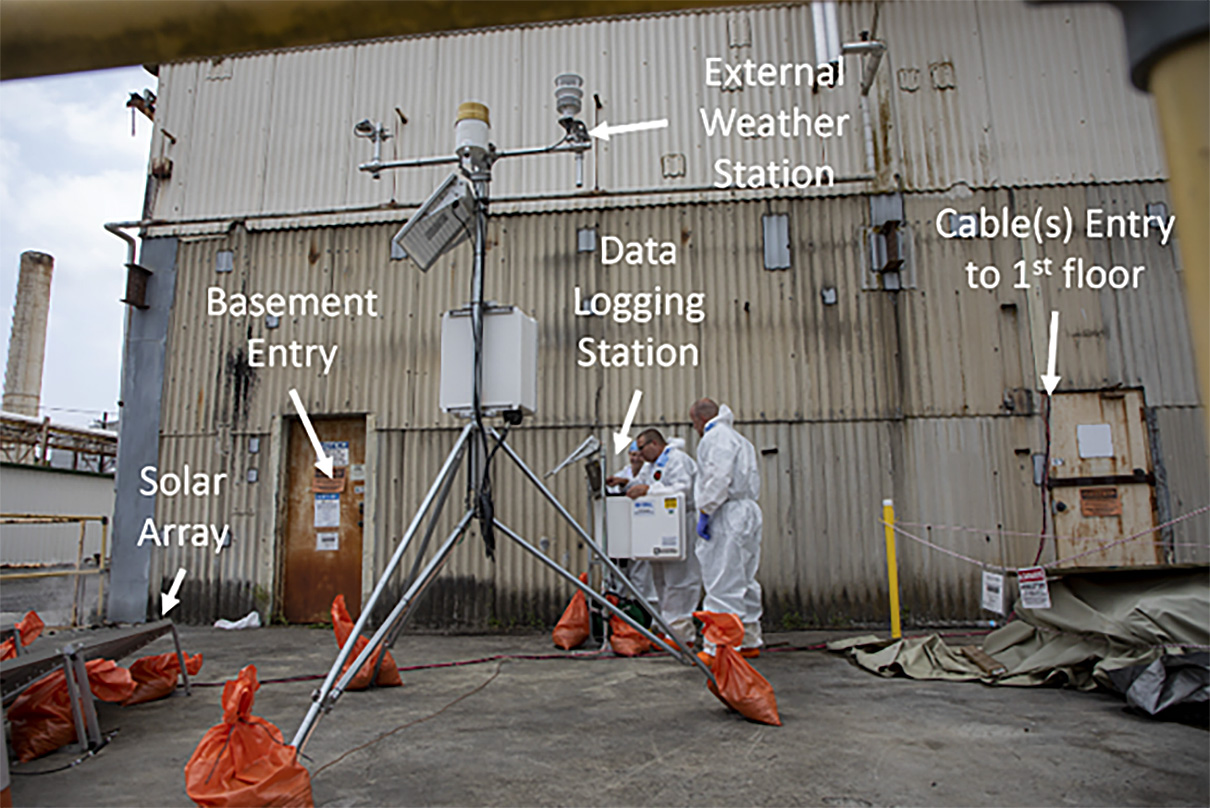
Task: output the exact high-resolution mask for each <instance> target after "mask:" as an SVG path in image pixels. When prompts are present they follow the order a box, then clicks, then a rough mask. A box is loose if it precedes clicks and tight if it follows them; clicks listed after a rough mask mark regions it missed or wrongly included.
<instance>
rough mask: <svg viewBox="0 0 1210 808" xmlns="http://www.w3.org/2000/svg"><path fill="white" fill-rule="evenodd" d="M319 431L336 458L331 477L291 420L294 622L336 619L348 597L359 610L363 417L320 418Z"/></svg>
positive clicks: (287, 571) (286, 604) (287, 559)
mask: <svg viewBox="0 0 1210 808" xmlns="http://www.w3.org/2000/svg"><path fill="white" fill-rule="evenodd" d="M313 422H314V424H315V433H316V435H318V436H319V440H320V441H321V442H323V444H324V451H325V452H326V453H327V454H329V455H331V456H332V457H333V459H334V463H333V475H334V476H333V478H332V479H329V478H328V477H327V476H326V475H324V474H323V473H322V472H320V471H319V470H318V469H316V468H315V449H314V448H313V447H312V446H311V441H310V440H309V439H308V438H307V433H306V431H305V430H304V429H303V427H302V423H301V422H299V421H297V420H295V421H293V423H292V424H291V426H290V437H289V443H288V453H289V459H288V465H287V472H286V492H287V501H286V509H287V511H286V520H285V524H286V531H285V547H284V564H283V575H282V578H283V581H282V587H283V589H282V607H283V612H284V614H285V617H286V620H288V621H289V622H291V623H326V622H328V621H330V620H331V619H332V618H331V610H332V601H333V600H334V599H335V598H336V596H337V595H340V594H343V595H344V596H345V603H346V604H348V607H349V612H350V613H351V614H353V615H357V614H358V613H359V612H360V611H361V559H362V556H361V543H362V542H361V539H362V524H363V521H364V513H363V502H364V499H365V445H366V444H365V441H366V424H365V418H364V417H359V418H329V419H325V418H314V419H313Z"/></svg>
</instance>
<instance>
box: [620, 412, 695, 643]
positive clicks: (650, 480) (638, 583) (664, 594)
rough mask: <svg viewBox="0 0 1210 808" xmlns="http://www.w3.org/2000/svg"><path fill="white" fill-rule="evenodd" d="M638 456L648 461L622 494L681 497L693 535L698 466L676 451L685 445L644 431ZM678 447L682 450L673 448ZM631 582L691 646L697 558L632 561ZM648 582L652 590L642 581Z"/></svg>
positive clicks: (687, 529)
mask: <svg viewBox="0 0 1210 808" xmlns="http://www.w3.org/2000/svg"><path fill="white" fill-rule="evenodd" d="M635 443H636V444H637V445H638V449H639V452H640V453H641V454H642V456H643V459H644V460H646V461H647V462H646V463H645V464H644V465H643V468H642V469H641V470H640V471H639V475H638V477H637V478H636V479H635V481H634V482H633V483H631V484H630V486H629V487H628V488H627V489H626V496H628V497H630V498H631V499H638V498H639V497H642V496H647V495H648V494H657V495H658V494H683V495H684V497H685V515H684V520H685V521H684V524H683V530H684V531H685V535H686V536H687V537H688V536H693V535H694V534H693V529H694V524H693V523H694V514H695V513H696V508H695V507H694V505H693V481H694V478H695V477H696V476H697V464H696V463H694V462H693V458H692V457H690V456H689V455H687V454H685V452H684V450H683V449H681V448H680V446H684V441H679V440H676V439H674V440H673V441H671V442H668V441H665V439H664V435H663V433H661V432H660V431H659V430H658V429H648V430H645V431H644V432H642V433H640V434H639V436H638V438H636V439H635ZM676 443H679V444H680V446H677V445H674V444H676ZM630 576H631V578H630V580H631V581H632V582H633V583H634V584H635V588H637V589H638V590H639V591H640V592H642V593H643V594H644V595H646V594H647V592H648V591H651V590H652V589H653V590H654V593H655V602H656V604H657V606H658V608H659V613H660V616H661V617H663V618H664V622H665V623H667V624H668V626H669V627H670V628H671V629H672V630H673V631H674V632H675V633H676V635H677V637H678V638H679V639H680V640H681V642H683V643H684V644H685V646H686V647H688V646H691V645H693V643H694V641H695V640H696V638H697V631H696V629H695V628H694V626H693V612H694V610H695V609H697V604H698V600H699V599H700V598H701V596H702V572H701V568H700V566H699V565H698V560H697V556H696V554H694V553H693V552H692V551H691V552H689V553H688V555H687V556H686V558H685V560H684V561H632V562H631V569H630ZM647 579H650V581H651V582H652V585H653V586H652V587H651V589H648V588H647V587H646V580H647Z"/></svg>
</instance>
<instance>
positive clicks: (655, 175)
mask: <svg viewBox="0 0 1210 808" xmlns="http://www.w3.org/2000/svg"><path fill="white" fill-rule="evenodd" d="M840 16H841V35H842V40H843V41H846V42H848V41H854V40H857V39H859V37H860V33H861V32H862V31H863V30H869V29H870V28H871V27H872V26H873V25H874V22H875V16H876V13H875V4H874V3H867V2H854V3H842V4H841V15H840ZM877 25H878V27H877V30H876V31H875V35H876V36H877V37H879V38H881V39H883V40H885V41H886V43H887V45H888V52H887V57H886V60H885V61H884V63H883V65H882V68H881V69H880V71H879V75H878V80H877V82H876V84H875V90H874V91H873V93H872V100H871V104H870V106H871V110H872V126H873V132H874V145H875V153H876V157H877V166H878V168H877V175H878V176H877V181H876V182H874V183H864V182H862V183H850V184H843V185H837V186H836V187H835V188H833V189H830V190H825V191H817V190H815V189H810V190H808V191H805V192H804V191H801V190H797V189H791V190H789V191H787V190H785V189H777V190H771V189H764V190H753V191H734V190H729V191H720V190H714V189H712V188H711V186H712V184H713V183H714V182H715V180H716V179H717V176H716V174H715V172H714V169H713V165H714V163H715V161H716V160H717V159H718V158H720V157H729V158H731V159H733V160H739V161H742V162H744V163H746V164H748V165H753V164H761V165H763V164H766V163H768V162H769V161H771V160H772V161H777V162H779V163H780V161H781V160H782V159H783V158H787V159H789V161H790V164H791V165H794V164H799V163H802V164H806V165H809V166H816V165H820V164H828V165H831V166H832V167H833V168H834V169H835V171H836V174H837V175H838V176H842V177H853V176H857V175H862V174H865V173H867V171H868V168H867V166H866V164H865V150H864V149H865V144H864V135H863V131H862V120H861V114H860V106H859V97H860V96H859V85H860V76H859V75H858V71H859V69H860V63H859V60H858V59H856V58H848V59H847V60H846V69H847V71H848V72H847V75H846V82H845V85H844V86H843V87H841V88H838V89H837V90H835V91H821V92H819V93H813V92H812V91H811V90H810V89H809V88H793V87H791V88H784V87H775V88H766V87H745V88H743V89H742V90H740V91H726V92H724V91H722V90H721V89H719V88H713V87H707V86H706V85H705V67H704V60H705V58H706V57H708V56H717V57H721V58H723V59H724V60H726V61H727V62H733V63H739V62H742V61H743V60H745V59H753V60H754V61H756V62H758V63H759V62H770V63H775V64H779V63H783V62H793V63H797V62H812V63H813V62H814V61H815V55H814V38H813V31H812V25H811V14H810V6H809V4H806V3H804V4H794V5H774V6H768V7H763V8H744V9H742V10H736V11H699V12H682V13H674V14H666V15H655V16H643V17H632V18H626V17H623V18H610V19H602V20H593V21H585V22H574V23H568V24H554V25H540V26H533V27H526V28H510V29H493V30H487V31H478V32H468V33H458V34H451V35H447V36H436V37H429V38H405V39H393V40H379V41H372V42H364V43H354V44H346V45H337V46H330V47H321V48H308V49H298V50H291V51H283V52H275V53H263V54H252V55H247V56H239V57H231V58H227V59H224V60H222V61H220V62H218V63H212V62H210V61H196V62H185V63H178V64H170V65H163V66H161V68H160V89H159V94H160V99H161V103H160V108H159V109H158V110H157V115H156V130H155V133H154V135H153V140H152V146H151V153H152V155H154V156H167V157H169V158H171V159H172V161H173V172H172V177H171V178H170V179H168V180H164V181H153V182H152V187H151V190H150V192H149V200H148V206H147V207H148V214H149V215H150V216H151V217H152V218H155V219H159V220H165V221H180V220H220V221H230V220H232V219H240V218H243V217H265V216H268V217H274V218H270V219H256V218H253V219H252V220H251V221H250V222H249V226H250V227H252V228H258V227H296V226H305V225H308V224H313V223H324V224H329V225H333V224H337V225H339V224H352V223H358V222H361V223H365V222H378V221H384V220H389V219H399V218H401V214H399V213H397V212H393V211H392V210H391V209H390V208H391V207H403V208H407V207H409V206H413V205H417V204H419V203H420V202H421V201H423V200H424V198H425V197H426V196H427V195H428V193H429V191H430V190H431V189H432V188H433V187H435V185H436V184H437V183H438V182H439V181H440V180H441V179H442V178H443V177H444V176H445V175H446V174H447V173H448V167H434V168H428V169H417V170H409V171H407V172H386V173H385V174H383V175H382V179H380V180H377V181H374V180H371V179H370V178H369V177H368V176H367V175H365V174H362V173H360V172H358V171H356V170H355V166H356V165H357V164H358V163H361V162H365V161H368V160H369V159H370V155H371V148H370V145H369V143H368V142H363V141H361V140H358V139H356V138H354V137H353V135H352V127H353V125H354V123H356V122H357V121H359V120H361V119H363V118H370V119H372V120H375V121H382V122H385V123H386V124H387V125H388V126H389V127H390V128H391V130H392V131H393V132H394V133H395V134H396V136H395V137H393V138H392V139H390V140H389V141H387V142H386V144H385V150H384V159H388V160H389V159H400V158H404V157H416V156H424V155H437V154H447V153H449V152H450V150H451V147H452V125H453V124H452V122H453V118H454V115H455V111H456V109H457V105H458V104H459V103H460V102H461V101H464V100H467V99H472V98H473V99H478V100H481V101H483V102H485V103H487V104H488V106H489V107H490V108H491V111H492V119H493V139H494V141H495V142H496V143H497V144H499V145H500V146H501V147H502V148H516V147H521V146H535V145H544V144H547V143H550V142H553V141H554V140H556V139H557V137H558V136H559V134H560V132H561V130H560V129H559V128H558V126H557V125H556V120H555V119H556V115H555V112H554V109H553V93H552V89H553V83H552V79H553V78H554V76H555V75H557V74H559V73H562V72H565V71H575V72H579V73H580V74H581V75H583V76H584V78H585V81H586V86H585V91H586V92H585V102H586V103H585V112H584V115H583V119H584V120H585V121H586V122H588V124H589V126H590V127H591V126H593V125H595V124H596V123H599V122H601V121H609V122H611V123H614V124H617V123H627V122H634V121H645V120H650V119H654V118H664V117H666V118H668V119H669V120H670V126H669V127H668V128H667V129H663V130H660V131H657V132H652V133H647V134H645V135H643V136H629V137H619V138H617V139H614V140H612V141H610V142H603V141H599V140H598V141H594V147H593V149H592V151H591V152H590V153H589V154H588V157H587V164H586V176H587V181H586V183H585V188H584V189H583V190H582V191H576V190H575V189H574V188H573V185H572V171H573V165H572V158H571V157H570V156H562V157H559V158H557V159H556V158H519V159H517V160H510V161H505V162H503V163H501V164H500V165H499V166H498V167H497V170H496V175H495V180H494V190H493V193H494V194H495V195H496V196H497V197H498V198H500V199H501V204H500V207H499V208H498V209H499V210H500V211H501V212H505V211H513V212H516V211H536V210H551V209H558V208H567V207H614V206H632V205H656V204H668V203H670V202H677V201H682V202H686V201H702V200H732V199H736V198H747V199H752V198H768V197H786V196H790V197H795V198H801V197H803V196H813V195H816V194H817V193H820V192H823V193H829V194H857V193H868V192H871V191H893V190H900V189H906V190H912V191H929V190H944V189H949V188H952V187H954V186H956V185H960V184H965V185H968V186H971V187H977V188H987V187H1012V186H1024V185H1044V184H1051V183H1072V182H1076V183H1079V182H1115V181H1131V180H1150V179H1158V178H1162V177H1163V176H1165V175H1164V167H1163V160H1162V154H1161V151H1160V146H1159V142H1158V138H1157V135H1156V132H1155V128H1154V125H1153V123H1152V122H1153V120H1154V116H1153V114H1152V109H1151V101H1150V99H1149V97H1148V96H1145V95H1143V94H1141V93H1137V92H1135V91H1134V90H1133V89H1132V88H1130V86H1129V83H1128V82H1127V81H1126V78H1125V65H1126V60H1125V54H1124V45H1123V41H1122V36H1121V32H1120V25H1119V23H1118V22H1117V20H1116V19H1115V12H1114V11H1113V10H1112V9H1109V8H1105V7H1101V6H1096V5H1089V4H1086V5H1063V6H1060V7H1058V8H1049V7H1029V6H1025V5H1023V4H1019V3H999V4H980V3H973V2H970V3H921V2H894V3H886V4H883V5H882V6H881V10H880V11H879V12H878V22H877ZM987 31H995V32H996V34H997V35H996V36H985V35H983V34H984V32H987ZM1073 55H1074V59H1073ZM594 99H597V100H599V101H600V104H601V106H600V108H599V109H598V108H597V107H596V103H595V101H594ZM796 105H797V106H799V107H801V108H802V109H803V110H804V111H806V112H808V113H809V114H812V115H814V114H816V113H818V112H828V113H831V114H833V115H837V116H838V115H840V114H842V113H849V114H850V115H851V116H852V117H851V118H850V120H849V122H848V125H849V134H846V135H845V136H844V137H836V138H832V139H826V140H825V139H821V138H819V137H799V138H782V137H774V138H741V137H738V136H735V135H733V136H732V137H729V138H721V137H712V138H708V137H706V136H705V134H704V131H703V128H702V122H701V116H700V110H701V109H702V108H705V109H706V110H708V111H709V110H713V109H714V108H715V107H722V108H723V109H724V111H726V110H729V109H731V108H733V107H734V108H737V109H739V110H740V111H741V112H750V113H754V114H759V113H761V112H775V111H777V110H781V109H786V110H791V109H792V108H793V107H794V106H796ZM401 116H402V117H401ZM403 118H406V120H407V123H406V124H403V123H402V120H403ZM1026 144H1028V145H1026ZM664 155H682V156H683V158H684V161H685V173H684V176H679V177H665V176H663V171H662V168H661V159H662V158H663V156H664ZM524 200H529V201H524ZM384 206H385V208H386V209H385V210H384ZM340 211H345V212H344V213H341V212H340ZM324 212H328V215H327V216H324V217H322V218H320V219H316V218H315V217H316V216H317V215H318V214H322V213H324ZM216 227H218V225H216V224H215V223H214V222H213V221H211V222H205V221H203V222H196V223H194V224H190V225H178V226H173V227H169V228H163V227H161V228H157V229H156V231H155V232H157V233H159V234H169V233H187V232H205V231H213V230H215V229H216Z"/></svg>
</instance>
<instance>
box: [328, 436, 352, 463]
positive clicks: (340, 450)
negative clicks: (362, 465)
mask: <svg viewBox="0 0 1210 808" xmlns="http://www.w3.org/2000/svg"><path fill="white" fill-rule="evenodd" d="M322 445H323V447H324V454H326V455H327V456H328V457H330V458H332V465H333V466H347V465H349V442H348V441H347V440H333V441H324V442H323V444H322Z"/></svg>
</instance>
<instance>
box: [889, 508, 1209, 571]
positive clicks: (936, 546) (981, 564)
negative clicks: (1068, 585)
mask: <svg viewBox="0 0 1210 808" xmlns="http://www.w3.org/2000/svg"><path fill="white" fill-rule="evenodd" d="M1207 511H1210V505H1204V506H1202V507H1201V508H1198V509H1197V510H1194V511H1190V512H1189V513H1187V514H1184V515H1182V516H1178V517H1176V518H1175V519H1169V520H1168V521H1167V522H1164V523H1162V524H1159V525H1156V526H1154V527H1149V528H1146V529H1144V530H1140V531H1139V532H1138V533H1135V534H1133V535H1130V536H1127V537H1126V538H1124V539H1118V540H1117V541H1114V542H1110V543H1108V544H1101V545H1099V546H1098V547H1094V548H1092V549H1091V550H1085V551H1084V552H1082V553H1076V554H1075V555H1072V556H1067V557H1066V558H1059V559H1056V560H1054V561H1048V562H1047V563H1045V564H1041V565H1040V566H1042V567H1046V568H1053V567H1056V566H1058V565H1060V564H1066V563H1068V562H1070V561H1075V560H1076V559H1080V558H1084V557H1085V556H1089V555H1096V554H1097V553H1103V552H1105V551H1106V550H1109V549H1110V548H1113V547H1117V546H1118V545H1120V544H1126V543H1128V542H1132V541H1135V540H1137V539H1140V538H1142V537H1143V536H1147V535H1149V534H1151V533H1155V532H1156V531H1158V530H1163V529H1165V528H1167V527H1171V526H1172V525H1175V524H1178V523H1179V522H1183V521H1185V520H1186V519H1192V518H1193V517H1195V516H1200V515H1201V514H1203V513H1206V512H1207ZM878 521H879V522H880V523H881V524H883V525H884V526H889V527H890V528H891V529H892V530H894V531H895V532H896V533H898V534H899V535H901V536H903V537H904V538H907V539H911V540H912V541H914V542H916V543H918V544H922V545H924V546H925V547H928V548H930V549H932V550H936V551H937V552H939V553H944V554H945V555H948V556H951V557H953V558H957V559H958V560H960V561H966V562H967V563H970V564H974V565H975V566H977V567H982V568H983V569H988V570H995V571H997V572H1009V571H1011V570H1014V569H1016V568H1015V567H1004V566H1001V565H999V564H991V563H988V562H986V561H981V560H979V559H977V558H972V557H971V556H968V555H964V554H962V553H959V552H957V551H956V550H951V549H950V548H948V547H942V546H941V545H939V544H934V543H933V542H931V541H929V540H927V539H923V538H921V537H920V536H916V535H914V534H912V533H909V532H908V531H906V530H904V529H903V528H902V527H901V525H910V526H913V527H926V528H934V527H937V526H935V525H927V524H923V523H919V522H897V523H895V524H890V523H889V522H886V521H884V520H883V519H882V518H881V517H880V518H879V519H878ZM952 529H954V530H971V529H970V528H957V527H955V528H952ZM980 532H982V531H980ZM988 532H992V531H988ZM1019 535H1029V536H1032V537H1034V538H1039V536H1038V534H1036V533H1031V534H1019ZM1042 538H1055V539H1058V538H1065V537H1061V536H1043V537H1042ZM1084 540H1086V539H1084ZM1093 541H1096V540H1095V539H1094V540H1093ZM1148 543H1149V544H1165V545H1166V543H1165V542H1148ZM1166 546H1171V545H1166ZM1181 546H1193V547H1210V545H1201V544H1194V545H1181Z"/></svg>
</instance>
